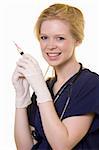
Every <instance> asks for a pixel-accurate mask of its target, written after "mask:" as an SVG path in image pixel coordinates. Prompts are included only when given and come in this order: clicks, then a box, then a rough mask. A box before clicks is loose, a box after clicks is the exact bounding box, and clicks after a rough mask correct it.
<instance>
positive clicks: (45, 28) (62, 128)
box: [15, 20, 94, 150]
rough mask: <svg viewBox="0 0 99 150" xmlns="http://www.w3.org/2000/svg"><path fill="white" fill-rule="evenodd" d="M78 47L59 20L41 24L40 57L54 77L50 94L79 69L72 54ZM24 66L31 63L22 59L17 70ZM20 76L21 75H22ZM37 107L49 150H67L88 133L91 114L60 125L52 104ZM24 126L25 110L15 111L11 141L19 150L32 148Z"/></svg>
mask: <svg viewBox="0 0 99 150" xmlns="http://www.w3.org/2000/svg"><path fill="white" fill-rule="evenodd" d="M79 44H80V43H79V41H76V40H75V39H74V38H73V37H72V34H71V32H70V26H69V24H68V23H66V22H63V21H61V20H47V21H44V22H43V23H42V25H41V29H40V46H41V49H42V55H43V57H44V58H45V60H46V61H47V62H48V63H49V65H51V66H53V68H54V69H55V71H56V74H57V82H56V83H55V85H54V87H53V91H54V94H56V93H57V91H58V90H59V89H60V87H61V86H62V84H63V83H64V82H66V81H67V80H68V79H69V78H70V77H71V76H73V75H74V74H75V73H77V72H78V70H79V67H80V66H79V63H78V62H77V60H76V58H75V55H74V53H75V48H76V46H78V45H79ZM24 62H27V63H28V62H29V64H31V63H33V62H31V61H30V60H29V59H28V58H27V59H26V58H25V56H23V58H22V59H21V60H20V61H19V62H18V63H17V66H18V67H19V68H20V66H21V68H22V67H23V68H24V67H25V63H24ZM31 66H32V64H31ZM30 69H32V68H30ZM20 73H21V74H22V72H20ZM38 107H39V111H40V115H41V120H42V125H43V129H44V133H45V135H46V137H47V140H48V142H49V144H50V145H51V147H52V149H53V150H71V149H72V148H73V147H74V146H75V145H76V144H77V143H78V142H79V141H80V140H81V139H82V138H83V137H84V136H85V134H86V133H87V132H88V129H89V128H90V125H91V123H92V120H93V118H94V114H86V115H83V116H73V117H68V118H65V119H64V120H63V121H62V122H61V121H60V119H59V117H58V116H57V113H56V111H55V108H54V105H53V102H52V101H46V102H44V103H39V104H38ZM27 122H28V121H27V114H26V109H25V108H23V109H17V110H16V119H15V137H16V143H17V147H19V150H21V149H26V146H27V149H26V150H28V149H29V148H31V147H32V138H31V135H30V129H29V125H28V123H27ZM20 124H21V125H20ZM18 130H19V131H20V132H18ZM53 133H55V134H53ZM22 138H25V139H24V141H26V142H24V141H23V140H21V139H22ZM21 146H22V147H21Z"/></svg>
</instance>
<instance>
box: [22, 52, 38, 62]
mask: <svg viewBox="0 0 99 150" xmlns="http://www.w3.org/2000/svg"><path fill="white" fill-rule="evenodd" d="M23 58H24V59H27V60H30V61H32V62H33V63H34V64H37V61H36V59H35V58H34V57H32V56H31V55H30V54H24V55H23Z"/></svg>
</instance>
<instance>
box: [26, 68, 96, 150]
mask: <svg viewBox="0 0 99 150" xmlns="http://www.w3.org/2000/svg"><path fill="white" fill-rule="evenodd" d="M75 76H76V74H75V75H74V76H73V77H71V78H70V79H69V80H68V81H67V82H66V83H65V84H64V85H63V86H62V87H61V88H60V90H61V89H62V88H63V87H64V86H65V85H66V84H68V83H69V82H71V80H73V79H74V78H75ZM55 82H56V78H53V79H49V80H47V86H48V88H49V91H50V93H51V95H52V99H53V100H54V99H55V97H56V96H57V94H58V93H59V92H60V90H59V91H58V92H57V94H56V95H54V94H53V90H52V89H53V85H54V83H55ZM67 96H68V88H65V89H64V90H63V92H62V93H61V95H60V97H59V99H58V100H57V101H56V103H55V104H54V106H55V109H56V112H57V114H58V116H59V117H60V115H61V113H62V111H63V108H64V105H65V103H66V100H67ZM31 100H32V104H31V105H29V106H28V108H27V114H28V120H29V124H30V125H31V126H33V127H35V132H32V134H33V135H34V136H35V138H36V139H37V140H38V144H36V145H34V146H33V148H32V150H33V149H34V150H51V147H50V145H49V143H48V141H47V139H46V136H45V134H44V131H43V127H42V121H41V117H40V113H39V108H38V106H37V103H36V95H35V94H33V95H32V98H31ZM89 113H94V114H95V117H94V120H93V122H92V124H91V127H90V129H89V131H88V132H87V134H86V135H85V137H84V138H83V139H82V140H81V141H80V142H79V143H78V144H77V145H76V146H75V148H73V150H99V75H98V74H96V73H94V72H91V71H90V70H89V69H83V70H82V72H81V74H80V75H79V77H78V78H77V80H76V81H75V83H74V84H73V87H72V93H71V99H70V102H69V104H68V107H67V109H66V111H65V113H64V115H63V118H62V120H63V119H65V118H67V117H71V116H80V115H86V114H89ZM53 134H54V133H53Z"/></svg>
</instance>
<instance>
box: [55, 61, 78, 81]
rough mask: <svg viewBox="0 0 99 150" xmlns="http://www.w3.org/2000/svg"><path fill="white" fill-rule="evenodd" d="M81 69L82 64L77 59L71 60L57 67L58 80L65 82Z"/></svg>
mask: <svg viewBox="0 0 99 150" xmlns="http://www.w3.org/2000/svg"><path fill="white" fill-rule="evenodd" d="M79 69H80V65H79V63H78V62H77V61H71V62H69V63H66V64H64V65H62V66H59V67H55V72H56V75H57V81H58V82H63V81H67V80H68V79H69V78H71V77H72V76H73V75H74V74H76V73H77V72H78V71H79Z"/></svg>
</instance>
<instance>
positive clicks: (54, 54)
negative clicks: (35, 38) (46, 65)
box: [47, 53, 61, 57]
mask: <svg viewBox="0 0 99 150" xmlns="http://www.w3.org/2000/svg"><path fill="white" fill-rule="evenodd" d="M60 54H61V53H47V55H48V56H50V57H55V56H59V55H60Z"/></svg>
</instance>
